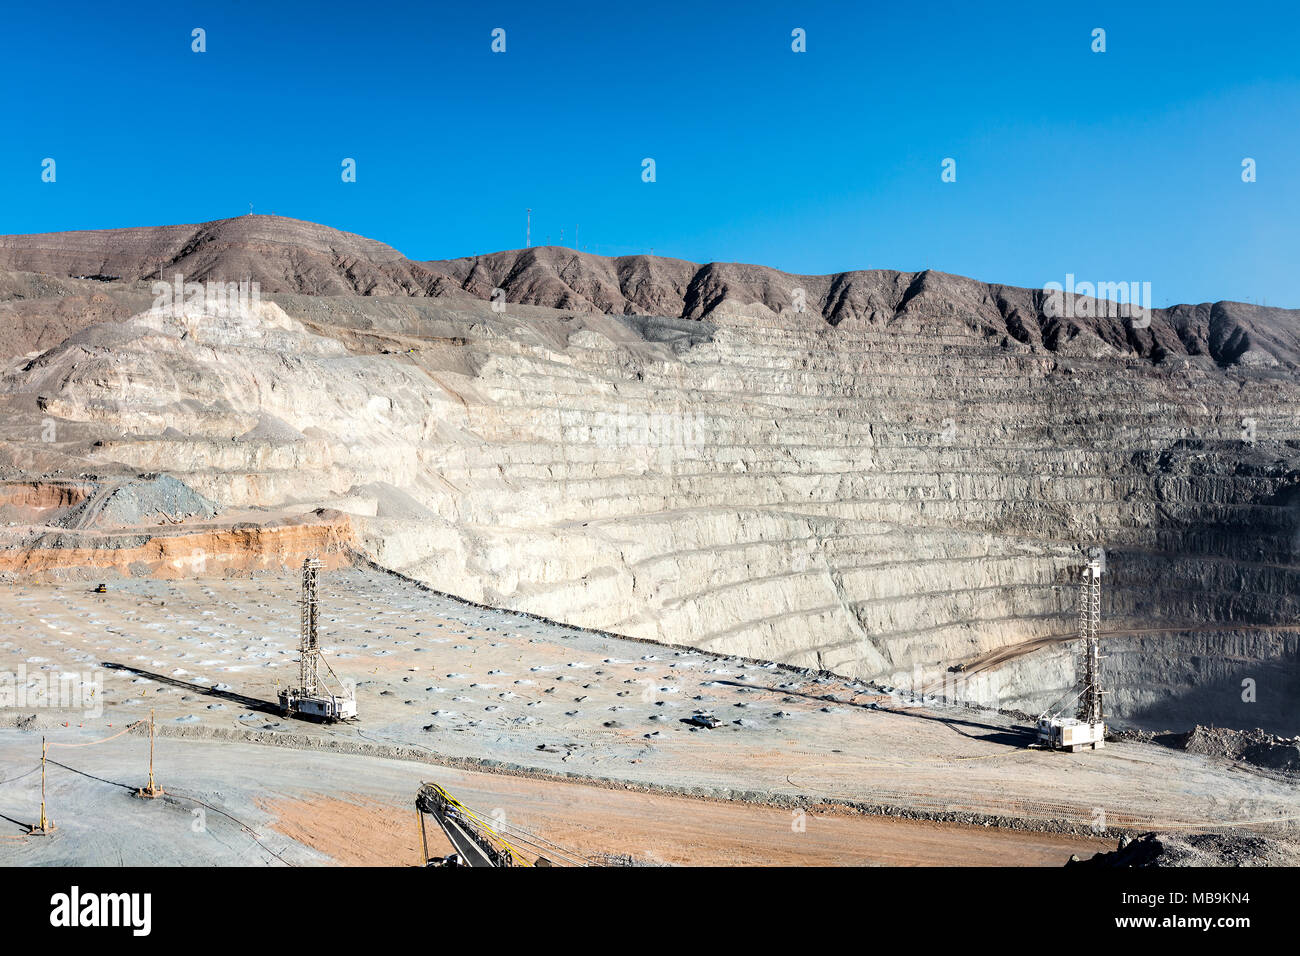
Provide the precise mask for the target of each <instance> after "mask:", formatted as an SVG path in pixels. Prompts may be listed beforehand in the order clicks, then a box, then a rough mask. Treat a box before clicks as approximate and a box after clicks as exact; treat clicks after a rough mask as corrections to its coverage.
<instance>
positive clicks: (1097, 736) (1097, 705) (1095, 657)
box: [1038, 559, 1106, 753]
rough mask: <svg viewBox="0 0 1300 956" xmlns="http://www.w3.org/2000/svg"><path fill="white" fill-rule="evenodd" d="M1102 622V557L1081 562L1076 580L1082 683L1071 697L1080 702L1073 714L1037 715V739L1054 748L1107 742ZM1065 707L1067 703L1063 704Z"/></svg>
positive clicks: (1099, 746)
mask: <svg viewBox="0 0 1300 956" xmlns="http://www.w3.org/2000/svg"><path fill="white" fill-rule="evenodd" d="M1100 623H1101V561H1099V560H1095V559H1094V560H1092V561H1089V562H1088V563H1087V565H1085V566H1084V569H1083V577H1082V579H1081V580H1080V582H1079V640H1080V643H1081V644H1082V648H1081V651H1080V657H1079V662H1078V673H1079V675H1080V677H1079V682H1080V684H1081V685H1082V686H1081V687H1080V690H1079V693H1077V694H1076V695H1075V696H1074V698H1073V699H1072V701H1071V702H1073V700H1077V701H1078V702H1079V706H1078V709H1077V711H1076V713H1075V716H1074V717H1062V716H1061V713H1062V712H1063V711H1064V710H1065V707H1062V708H1061V709H1059V710H1057V711H1056V712H1055V713H1052V714H1050V715H1049V714H1048V713H1047V712H1046V711H1044V712H1043V714H1042V715H1041V716H1039V718H1038V742H1039V743H1040V744H1042V745H1043V746H1045V747H1050V748H1051V749H1053V750H1068V751H1070V752H1071V753H1074V752H1076V751H1079V750H1085V749H1088V748H1091V749H1093V750H1101V749H1102V748H1103V747H1105V746H1106V724H1105V720H1104V717H1103V714H1102V706H1101V695H1102V691H1101V657H1100V655H1099V654H1098V640H1097V627H1098V625H1099V624H1100ZM1065 706H1066V707H1068V706H1069V704H1066V705H1065Z"/></svg>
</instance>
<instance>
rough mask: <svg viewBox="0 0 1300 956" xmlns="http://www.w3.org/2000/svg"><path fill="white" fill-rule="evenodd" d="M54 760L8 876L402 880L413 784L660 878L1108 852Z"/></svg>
mask: <svg viewBox="0 0 1300 956" xmlns="http://www.w3.org/2000/svg"><path fill="white" fill-rule="evenodd" d="M55 736H56V742H62V743H86V742H87V741H86V740H85V739H84V738H85V737H86V736H87V735H86V734H84V732H83V733H81V734H76V735H73V734H63V735H55ZM59 738H61V740H60V739H59ZM39 754H40V738H39V737H38V736H36V735H34V734H30V733H24V732H21V731H14V730H8V731H3V732H0V756H2V757H3V762H4V765H5V767H6V770H5V777H6V779H11V778H13V777H16V776H18V775H17V774H14V773H13V772H12V770H11V769H10V768H11V767H12V766H13V764H14V763H16V762H21V761H23V760H26V761H27V762H29V763H30V762H32V760H33V758H34V759H35V760H37V761H39ZM50 754H51V757H50V759H51V761H53V763H51V764H50V765H49V766H48V768H47V771H48V777H47V787H48V793H47V805H48V812H49V814H50V816H51V817H52V818H53V819H54V821H55V823H56V825H57V827H58V829H57V830H56V831H55V833H54V835H53V836H50V837H31V838H23V837H21V829H22V826H21V825H22V824H25V823H29V822H34V821H35V819H36V817H37V816H38V814H39V805H40V775H39V773H34V774H30V775H29V776H26V777H23V778H22V779H17V780H13V781H12V782H8V783H0V815H2V817H3V819H0V833H3V835H4V836H5V837H6V839H4V840H2V841H0V861H3V862H4V863H7V864H14V865H34V864H54V863H77V864H88V865H101V864H102V865H128V866H133V865H155V864H180V865H186V864H190V865H193V864H216V865H221V864H243V865H255V864H259V863H260V864H266V865H282V864H323V863H339V864H346V865H358V866H407V865H414V864H417V863H418V862H419V857H420V843H419V830H418V828H417V825H416V818H415V813H414V797H415V792H416V790H417V788H418V787H419V784H420V782H421V780H434V781H436V782H438V783H440V784H442V785H443V786H445V787H446V788H447V789H448V790H449V791H450V792H451V793H452V794H454V795H455V796H456V797H457V798H458V799H460V800H461V801H462V802H464V803H465V804H466V805H467V806H469V807H471V808H473V809H475V810H478V811H479V812H481V813H482V814H483V815H485V816H487V817H492V816H498V817H501V818H503V819H504V820H506V821H509V822H510V823H512V824H516V825H518V826H521V827H524V828H525V829H527V830H529V831H531V832H533V833H536V834H538V835H539V836H542V837H544V838H546V839H547V840H549V841H551V842H553V843H557V844H559V845H560V846H562V847H564V848H566V849H568V850H572V851H576V852H578V853H580V854H582V855H584V856H587V857H590V858H596V859H598V858H600V857H601V855H602V854H627V855H630V856H632V857H633V858H634V859H636V860H638V861H641V862H646V863H667V864H725V865H770V864H799V865H833V864H839V865H961V866H967V865H970V866H978V865H999V864H1001V865H1015V866H1060V865H1062V864H1063V863H1064V862H1065V861H1066V860H1067V859H1068V858H1069V856H1070V855H1071V854H1079V855H1080V856H1089V855H1091V854H1093V853H1096V852H1098V851H1102V850H1110V849H1113V848H1114V841H1113V840H1112V839H1106V838H1101V837H1082V836H1072V835H1068V834H1051V833H1023V832H1013V831H1006V830H998V829H996V828H986V827H974V826H967V825H960V824H940V823H930V822H923V821H910V820H894V819H889V818H882V817H871V816H862V815H851V814H845V813H843V812H837V811H833V810H826V809H823V810H818V809H816V808H813V809H809V810H808V811H806V812H801V813H798V814H796V813H794V812H792V811H790V810H784V809H779V808H772V807H761V806H753V805H749V804H741V803H727V802H721V801H709V800H693V799H689V798H685V797H675V796H667V795H662V794H650V793H637V792H629V791H624V790H615V789H610V788H603V787H593V786H585V785H582V784H574V783H565V782H555V781H543V780H535V779H529V778H526V777H514V776H507V775H503V774H486V773H475V772H472V771H465V770H458V769H452V768H445V767H436V766H432V765H428V764H415V763H411V762H408V761H398V760H386V759H379V758H372V757H364V756H356V755H339V754H321V753H316V752H308V751H297V750H282V749H279V748H268V747H259V746H255V745H250V744H233V743H217V742H212V741H190V740H173V739H166V738H165V739H163V740H161V741H159V742H158V747H157V754H156V770H157V779H158V782H159V784H160V785H162V786H163V787H164V788H165V789H166V791H167V796H166V797H164V798H162V799H159V800H153V801H145V800H140V799H138V798H136V797H134V796H132V795H131V794H132V791H133V789H134V788H135V787H138V786H140V785H142V784H143V783H144V780H145V776H146V775H147V767H148V764H147V759H148V740H147V739H146V738H144V737H140V736H137V735H126V736H123V737H119V738H117V739H115V740H113V741H110V742H109V743H107V744H103V745H92V746H88V747H78V748H60V747H54V748H52V749H51V751H50ZM70 768H71V769H70ZM28 769H30V768H28ZM326 781H328V782H329V783H330V784H331V787H330V791H331V792H329V793H327V792H326V791H325V787H324V786H323V784H324V783H325V782H326ZM502 815H503V817H502ZM428 827H429V833H430V852H431V853H432V854H445V853H448V852H450V849H449V848H448V847H447V846H446V844H445V840H444V839H443V838H442V836H441V833H440V831H439V830H438V829H437V827H436V825H435V824H434V823H433V822H432V821H430V822H429V824H428ZM11 838H12V839H11Z"/></svg>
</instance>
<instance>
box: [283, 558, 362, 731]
mask: <svg viewBox="0 0 1300 956" xmlns="http://www.w3.org/2000/svg"><path fill="white" fill-rule="evenodd" d="M320 568H321V563H320V561H319V560H318V559H317V558H316V557H315V556H314V555H313V556H311V557H308V558H307V559H306V560H305V561H303V563H302V599H301V605H302V625H301V635H300V641H299V647H298V686H297V687H291V688H288V689H286V690H282V691H280V707H281V708H282V709H283V710H284V713H285V716H287V717H293V716H295V715H302V716H304V717H312V718H316V719H318V720H323V721H326V722H332V721H336V720H352V719H355V718H356V716H357V698H356V691H355V690H353V689H351V688H345V687H344V686H343V682H342V681H340V680H339V679H338V675H337V674H335V673H334V670H333V669H332V668H331V667H330V665H329V662H328V661H327V660H325V658H324V657H323V656H322V654H321V650H320V640H319V638H318V635H317V620H318V618H319V615H320V604H319V601H318V600H317V597H316V578H317V575H318V574H319V572H320ZM321 664H324V665H325V670H326V671H327V672H328V673H329V676H330V677H331V678H333V679H334V683H335V685H336V686H337V687H338V689H339V693H338V694H332V693H326V692H325V690H324V687H323V681H322V680H321V675H320V665H321Z"/></svg>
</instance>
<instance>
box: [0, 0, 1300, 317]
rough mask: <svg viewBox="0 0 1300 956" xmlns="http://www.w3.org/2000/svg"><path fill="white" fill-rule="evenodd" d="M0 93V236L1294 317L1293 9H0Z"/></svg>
mask: <svg viewBox="0 0 1300 956" xmlns="http://www.w3.org/2000/svg"><path fill="white" fill-rule="evenodd" d="M194 27H203V28H204V29H206V31H207V47H208V51H207V52H206V53H203V54H196V53H193V52H191V49H190V45H191V37H190V31H191V29H192V28H194ZM495 27H502V28H504V29H505V30H506V43H507V47H506V53H504V54H493V53H492V52H491V50H490V44H491V36H490V33H491V31H492V29H493V28H495ZM795 27H802V28H803V29H805V30H806V31H807V47H808V50H807V52H806V53H802V54H796V53H793V52H792V51H791V49H790V44H791V36H790V33H791V30H792V29H794V28H795ZM1095 27H1102V28H1104V29H1105V30H1106V31H1107V34H1106V42H1107V51H1106V52H1105V53H1101V54H1098V53H1093V52H1092V51H1091V49H1090V46H1091V43H1092V37H1091V33H1092V30H1093V28H1095ZM0 81H2V83H3V89H4V90H5V96H4V106H5V113H6V115H5V118H4V132H3V134H0V233H23V232H47V231H54V230H63V229H86V228H105V227H113V226H127V225H156V224H162V223H174V222H201V221H204V220H209V219H219V218H224V217H228V216H235V215H240V214H243V213H246V212H247V211H248V204H249V203H250V202H251V203H253V204H254V207H255V210H256V211H257V212H268V213H269V212H275V213H279V214H282V215H288V216H294V217H297V218H300V219H308V220H313V221H317V222H322V223H326V224H328V225H331V226H335V227H338V228H341V229H346V230H348V231H351V232H357V233H361V234H363V235H366V236H370V237H372V238H375V239H379V240H382V241H384V242H387V243H389V244H391V245H393V246H395V247H397V248H398V249H399V250H401V251H402V252H403V253H405V254H406V255H408V256H410V257H412V258H416V259H434V258H446V257H453V256H461V255H469V254H473V253H480V252H490V251H495V250H499V249H509V248H516V247H519V246H522V245H523V243H524V209H525V208H526V207H529V206H531V207H532V209H533V239H534V244H540V243H542V242H545V241H546V239H547V237H548V236H549V237H550V241H551V242H552V243H553V244H559V242H560V231H561V229H563V230H564V244H565V245H568V246H573V245H574V241H573V228H574V225H575V224H579V225H580V232H579V235H578V244H579V245H580V246H581V247H582V248H584V249H586V250H588V251H592V252H599V253H602V254H623V253H628V252H639V251H649V250H650V249H651V248H653V249H654V251H655V252H656V253H658V254H662V255H673V256H679V257H682V258H686V259H693V260H697V261H711V260H730V261H740V262H755V263H762V264H765V265H771V266H775V267H778V268H782V269H786V270H789V271H792V272H802V273H825V272H834V271H840V270H844V269H853V268H897V269H906V270H913V269H923V268H934V269H940V270H943V271H945V272H955V273H959V274H963V275H969V276H974V277H976V278H980V279H984V280H989V281H996V282H1006V283H1011V284H1016V285H1025V286H1042V285H1043V284H1044V283H1045V282H1049V281H1059V282H1063V281H1064V279H1065V275H1066V273H1074V274H1075V275H1076V276H1077V277H1078V279H1079V280H1088V281H1096V280H1104V281H1128V280H1133V281H1149V282H1151V283H1152V291H1153V296H1152V297H1153V300H1154V302H1155V304H1157V305H1163V304H1166V303H1168V302H1186V301H1191V302H1199V301H1213V300H1216V299H1238V300H1243V301H1245V300H1251V301H1259V300H1261V299H1267V301H1268V303H1269V304H1270V305H1287V306H1291V307H1300V10H1298V9H1297V5H1296V4H1295V3H1294V2H1291V3H1276V4H1273V3H1222V2H1201V0H1187V2H1179V3H1172V2H1171V3H1163V4H1155V3H1134V2H1123V3H1059V2H1050V3H1049V2H1042V0H1039V2H1034V3H1024V4H994V3H970V2H967V3H943V2H927V3H897V2H894V3H852V2H847V0H841V2H832V3H807V2H788V3H772V2H763V0H750V2H744V3H707V2H693V3H674V2H655V3H618V2H608V0H606V2H585V0H580V2H566V3H543V2H531V3H523V2H519V3H491V2H463V0H462V2H457V3H454V4H443V3H411V4H390V3H383V2H373V3H353V2H349V3H346V4H344V3H333V2H329V0H325V2H314V3H299V2H294V0H289V2H279V3H270V2H268V3H261V2H232V3H226V4H221V3H202V4H191V3H185V2H167V3H142V4H135V5H132V4H129V3H128V4H118V3H100V2H97V3H83V2H71V3H63V4H58V5H55V6H50V5H47V4H38V3H21V4H9V5H7V9H6V11H5V13H4V15H3V20H2V21H0ZM45 157H52V158H54V159H55V160H56V162H57V164H58V165H57V182H56V183H53V184H48V183H42V182H41V179H40V174H41V161H42V160H43V159H44V158H45ZM344 157H352V158H355V159H356V161H357V164H358V167H357V170H358V175H357V182H356V183H344V182H342V180H341V177H340V171H341V167H340V163H341V162H342V160H343V158H344ZM645 157H652V158H654V160H655V161H656V164H657V177H658V181H657V182H655V183H651V184H647V183H643V182H642V181H641V161H642V159H643V158H645ZM945 157H952V158H954V159H955V160H956V161H957V182H955V183H943V182H941V181H940V172H941V169H940V164H941V162H942V160H943V159H944V158H945ZM1244 157H1252V158H1253V159H1255V160H1256V162H1257V170H1258V172H1257V176H1258V180H1257V182H1255V183H1251V184H1246V183H1243V182H1242V181H1241V162H1242V159H1243V158H1244Z"/></svg>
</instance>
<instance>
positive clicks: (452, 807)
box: [415, 783, 597, 867]
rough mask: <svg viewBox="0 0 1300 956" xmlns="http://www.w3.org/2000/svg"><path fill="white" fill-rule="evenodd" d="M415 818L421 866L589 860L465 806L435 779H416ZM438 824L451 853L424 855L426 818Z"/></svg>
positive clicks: (426, 852) (584, 862)
mask: <svg viewBox="0 0 1300 956" xmlns="http://www.w3.org/2000/svg"><path fill="white" fill-rule="evenodd" d="M415 815H416V817H417V818H418V819H419V822H420V848H421V854H422V859H423V862H424V865H425V866H496V867H503V866H594V865H597V864H594V863H593V862H592V861H591V860H589V859H587V858H586V857H584V856H582V855H580V854H578V853H575V852H572V851H569V850H566V849H564V848H563V847H561V846H557V845H556V844H554V843H551V842H550V841H549V840H546V839H543V838H542V837H539V836H537V835H536V834H533V833H529V832H528V831H527V830H525V829H523V828H522V827H519V826H515V825H514V824H509V823H506V822H505V820H504V818H501V817H500V816H499V815H498V816H497V817H496V818H493V817H487V816H484V815H483V814H481V813H477V812H475V811H474V810H471V809H470V808H469V807H467V806H465V805H464V804H463V803H461V802H460V801H459V800H457V799H456V798H455V797H453V796H452V795H451V794H450V793H448V792H447V791H446V790H444V789H443V788H442V787H440V786H438V785H437V784H436V783H421V784H420V790H419V792H418V793H417V794H416V797H415ZM427 817H432V818H433V820H434V822H435V823H437V824H438V826H439V828H440V829H441V830H442V832H443V835H444V836H446V838H447V842H448V843H450V844H451V849H452V853H451V854H450V855H448V856H430V855H429V834H428V831H427V829H426V827H425V819H426V818H427Z"/></svg>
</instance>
